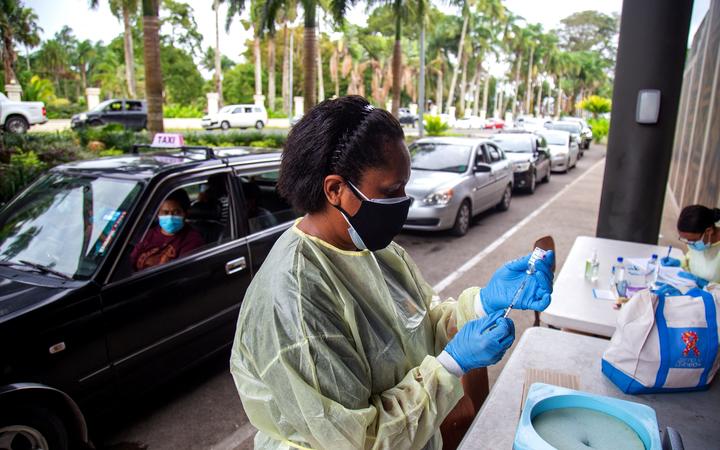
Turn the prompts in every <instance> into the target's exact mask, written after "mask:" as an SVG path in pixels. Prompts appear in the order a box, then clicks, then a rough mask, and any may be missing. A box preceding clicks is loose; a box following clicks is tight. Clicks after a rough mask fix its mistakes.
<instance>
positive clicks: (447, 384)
mask: <svg viewBox="0 0 720 450" xmlns="http://www.w3.org/2000/svg"><path fill="white" fill-rule="evenodd" d="M477 292H478V288H470V289H467V290H465V291H464V292H463V293H462V294H461V295H460V298H459V301H454V300H448V301H445V302H438V301H437V297H436V296H435V294H434V292H433V290H432V288H431V287H430V286H429V285H428V284H427V283H426V282H425V281H424V280H423V278H422V276H421V275H420V273H419V271H418V268H417V267H416V266H415V264H414V263H413V262H412V261H411V260H410V257H409V256H408V255H407V253H406V252H405V250H403V249H402V248H401V247H400V246H399V245H397V244H395V243H392V244H391V245H390V246H389V247H388V248H386V249H383V250H380V251H376V252H374V253H373V252H370V251H367V250H365V251H357V252H349V251H343V250H340V249H337V248H335V247H333V246H331V245H330V244H328V243H326V242H324V241H322V240H320V239H318V238H315V237H313V236H309V235H307V234H305V233H303V232H302V231H300V230H299V229H298V228H297V226H294V227H292V228H291V229H289V230H288V231H286V232H285V233H284V234H283V235H282V236H281V237H280V238H279V239H278V241H277V242H276V244H275V246H274V247H273V249H272V251H271V252H270V254H269V255H268V258H267V260H266V261H265V262H264V263H263V265H262V267H261V269H260V270H259V271H258V273H257V274H256V275H255V278H254V279H253V282H252V283H251V285H250V287H249V288H248V291H247V293H246V295H245V299H244V301H243V304H242V308H241V310H240V316H239V319H238V323H237V331H236V335H235V342H234V344H233V348H232V354H231V359H230V370H231V373H232V375H233V378H234V380H235V384H236V386H237V390H238V393H239V394H240V398H241V400H242V403H243V407H244V408H245V412H246V413H247V415H248V418H249V419H250V422H251V423H252V424H253V425H254V426H255V427H256V428H257V429H258V430H259V432H258V434H257V435H256V437H255V448H263V449H266V448H268V449H281V448H283V449H284V448H313V449H330V450H341V449H363V448H365V449H371V448H372V449H375V448H377V449H380V448H383V449H393V450H400V449H420V448H428V449H438V448H440V447H441V446H442V439H441V437H440V432H439V426H440V423H441V422H442V420H443V419H444V418H445V416H446V415H447V414H448V413H449V412H450V410H451V409H452V408H453V407H454V406H455V404H456V403H457V402H458V400H459V399H460V398H461V397H462V395H463V390H462V386H461V384H460V380H459V379H458V378H457V377H456V376H454V375H452V374H450V373H449V372H448V371H447V370H446V369H445V368H444V367H443V366H442V365H441V364H440V363H439V362H438V361H437V360H436V359H435V355H437V354H439V353H440V352H441V351H442V349H443V348H444V347H445V344H446V343H447V341H448V340H449V338H450V337H451V336H452V335H454V333H455V332H456V331H457V329H459V328H460V327H462V326H463V325H464V324H465V323H466V322H467V321H468V320H472V319H475V318H476V317H477V315H476V312H475V306H474V303H475V297H476V295H477ZM431 303H432V306H431ZM479 313H480V314H483V312H482V311H479Z"/></svg>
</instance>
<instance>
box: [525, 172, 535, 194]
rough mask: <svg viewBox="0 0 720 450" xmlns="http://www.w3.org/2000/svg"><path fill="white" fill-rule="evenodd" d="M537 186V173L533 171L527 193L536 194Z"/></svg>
mask: <svg viewBox="0 0 720 450" xmlns="http://www.w3.org/2000/svg"><path fill="white" fill-rule="evenodd" d="M536 186H537V173H535V171H534V170H533V171H532V173H531V174H530V182H529V183H528V185H527V188H526V190H527V192H528V194H534V193H535V187H536Z"/></svg>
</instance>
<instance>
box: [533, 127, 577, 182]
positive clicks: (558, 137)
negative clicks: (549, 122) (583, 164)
mask: <svg viewBox="0 0 720 450" xmlns="http://www.w3.org/2000/svg"><path fill="white" fill-rule="evenodd" d="M537 135H539V136H542V137H543V138H544V139H545V142H547V146H548V149H549V150H550V168H551V170H552V171H553V172H563V173H567V172H568V170H570V169H572V168H573V167H575V166H576V165H577V160H578V153H580V149H579V148H578V143H577V140H576V139H575V136H574V135H573V134H571V133H569V132H567V131H560V130H543V131H541V132H538V133H537Z"/></svg>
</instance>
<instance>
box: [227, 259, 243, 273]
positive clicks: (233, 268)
mask: <svg viewBox="0 0 720 450" xmlns="http://www.w3.org/2000/svg"><path fill="white" fill-rule="evenodd" d="M246 268H247V262H245V257H244V256H241V257H239V258H238V259H233V260H232V261H228V262H226V263H225V273H227V274H228V275H232V274H234V273H236V272H240V271H241V270H245V269H246Z"/></svg>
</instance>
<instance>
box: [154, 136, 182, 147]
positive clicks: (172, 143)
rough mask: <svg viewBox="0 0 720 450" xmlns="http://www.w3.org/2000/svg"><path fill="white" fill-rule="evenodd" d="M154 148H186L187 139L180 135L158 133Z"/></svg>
mask: <svg viewBox="0 0 720 450" xmlns="http://www.w3.org/2000/svg"><path fill="white" fill-rule="evenodd" d="M151 146H152V147H158V148H179V147H184V146H185V137H184V136H183V135H182V134H180V133H157V134H155V137H154V138H153V142H152V145H151Z"/></svg>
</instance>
